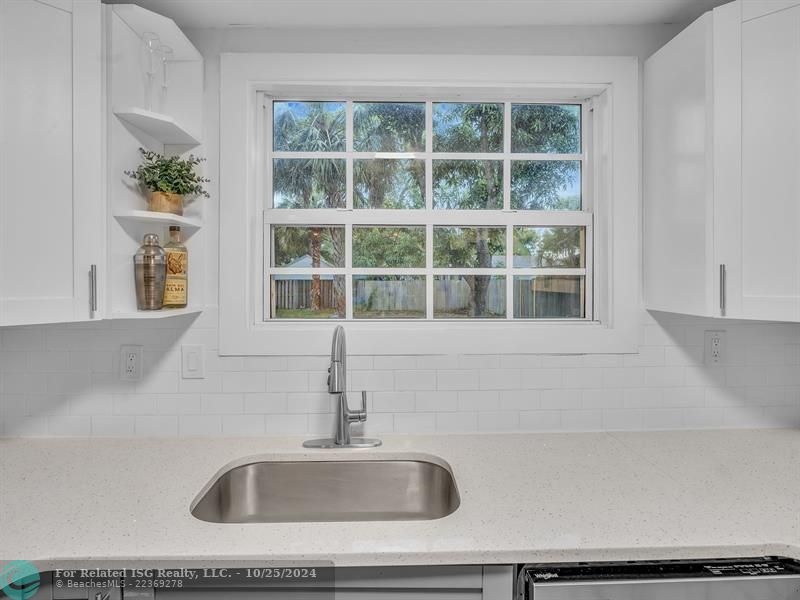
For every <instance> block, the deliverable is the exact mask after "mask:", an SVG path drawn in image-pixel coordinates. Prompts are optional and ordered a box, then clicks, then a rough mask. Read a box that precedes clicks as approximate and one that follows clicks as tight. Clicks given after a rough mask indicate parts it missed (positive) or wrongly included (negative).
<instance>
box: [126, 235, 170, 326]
mask: <svg viewBox="0 0 800 600" xmlns="http://www.w3.org/2000/svg"><path fill="white" fill-rule="evenodd" d="M133 272H134V278H135V280H136V308H138V309H139V310H159V309H161V307H162V306H163V304H164V282H165V281H166V279H167V255H166V254H165V252H164V249H163V248H162V247H161V246H159V245H158V236H157V235H156V234H155V233H148V234H146V235H145V236H144V242H143V243H142V245H141V246H140V247H139V250H137V251H136V254H135V255H134V256H133Z"/></svg>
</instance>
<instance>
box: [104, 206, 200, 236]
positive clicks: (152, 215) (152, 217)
mask: <svg viewBox="0 0 800 600" xmlns="http://www.w3.org/2000/svg"><path fill="white" fill-rule="evenodd" d="M114 218H115V219H116V220H117V221H119V222H120V223H125V222H129V221H134V222H137V223H151V224H153V225H159V224H160V225H164V226H169V225H177V226H178V227H180V228H181V229H183V230H184V231H186V232H190V233H194V232H195V231H197V230H198V229H200V228H201V227H202V226H203V221H202V220H201V219H200V218H199V217H182V216H180V215H173V214H172V213H162V212H155V211H150V210H128V211H125V212H118V213H116V214H115V215H114Z"/></svg>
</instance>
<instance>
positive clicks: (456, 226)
mask: <svg viewBox="0 0 800 600" xmlns="http://www.w3.org/2000/svg"><path fill="white" fill-rule="evenodd" d="M261 106H262V107H263V111H264V115H263V124H264V136H263V140H262V142H261V143H263V144H264V145H265V146H266V147H265V148H264V151H263V154H262V156H264V161H265V163H266V164H264V165H263V169H264V171H265V173H266V176H265V178H264V182H265V185H264V195H265V198H264V205H265V210H264V240H265V244H264V248H265V253H266V256H265V257H264V265H265V267H266V269H265V274H264V277H265V294H264V302H265V306H264V310H263V313H262V314H263V318H264V319H265V320H267V321H270V320H286V319H302V320H306V319H317V320H319V319H333V320H336V319H351V320H386V319H393V320H397V319H402V320H425V319H427V320H448V319H459V320H465V319H466V320H476V319H477V320H483V319H491V320H528V319H539V320H541V319H570V320H592V319H593V304H594V302H593V301H594V294H593V286H592V265H593V255H594V253H593V248H592V238H593V236H592V224H593V214H592V203H591V193H590V190H591V186H590V182H589V175H590V172H591V169H590V168H589V165H590V164H591V160H590V156H589V147H590V141H589V140H588V138H589V136H588V131H590V120H591V117H590V110H589V109H588V105H587V104H585V103H576V102H575V101H572V102H555V101H546V102H542V101H540V102H534V101H524V102H520V101H512V100H504V101H491V102H479V101H472V100H469V101H467V100H465V99H459V100H458V101H446V100H440V99H438V98H427V99H424V100H423V99H420V100H408V99H403V100H402V101H400V100H388V99H385V98H383V99H380V100H359V99H347V100H343V99H335V98H331V97H327V98H321V99H315V100H308V99H306V100H298V99H293V98H288V97H284V98H281V97H278V98H276V97H270V96H268V95H266V94H262V102H261Z"/></svg>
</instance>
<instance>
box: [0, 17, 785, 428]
mask: <svg viewBox="0 0 800 600" xmlns="http://www.w3.org/2000/svg"><path fill="white" fill-rule="evenodd" d="M676 31H677V28H676V27H674V26H654V27H602V28H563V27H559V28H503V29H484V30H459V31H453V30H436V29H429V30H422V31H414V32H409V31H399V30H388V31H387V30H376V31H373V32H358V31H330V30H320V31H296V30H295V31H274V30H236V31H225V30H205V31H192V32H189V34H190V37H191V38H192V39H193V41H194V42H195V44H196V45H197V46H198V48H199V49H200V50H201V52H203V54H204V55H205V57H206V61H207V63H206V65H207V67H206V114H207V120H206V139H207V143H206V148H208V154H209V159H210V160H209V174H210V176H211V177H212V179H213V180H214V183H213V184H212V186H211V191H212V194H213V196H214V198H212V200H210V201H209V202H210V203H211V206H210V207H209V208H210V209H211V210H210V211H209V212H210V213H211V215H212V216H211V219H210V223H209V227H210V228H211V230H212V231H213V228H214V227H215V226H216V215H217V213H218V206H217V199H216V193H215V191H216V182H217V181H218V178H219V173H218V171H217V167H216V164H217V158H218V157H217V152H216V148H217V147H218V143H217V141H218V84H219V68H218V59H217V57H218V54H219V52H220V51H248V52H256V51H273V50H274V51H283V52H318V51H325V50H329V51H334V52H335V51H338V52H357V51H364V52H391V53H395V52H447V53H491V54H578V55H592V54H607V55H636V56H639V57H646V56H648V55H649V54H650V53H652V52H653V51H654V50H655V49H657V48H658V47H660V46H661V45H662V44H663V43H664V42H665V41H667V40H668V39H669V38H670V37H671V36H672V35H674V33H675V32H676ZM409 40H412V41H409ZM223 202H224V201H223ZM210 237H214V236H210ZM216 243H217V242H216V240H214V241H213V243H212V246H213V245H214V244H216ZM214 251H215V248H212V249H211V253H210V255H212V256H213V254H214ZM209 262H210V264H211V265H212V266H211V267H210V272H209V273H208V277H207V280H208V282H209V283H208V292H207V295H206V297H207V298H212V299H213V298H216V297H217V280H218V279H217V277H218V272H217V268H216V265H214V261H209ZM643 313H644V311H643ZM643 320H644V324H643V326H642V329H641V335H640V338H641V339H640V342H641V347H640V353H639V354H638V355H629V356H615V355H596V356H531V355H511V356H464V355H461V356H456V355H453V356H398V357H371V356H361V357H351V360H350V367H351V369H352V373H351V383H352V386H353V387H354V389H361V388H365V389H367V390H369V391H370V392H371V394H370V409H371V410H372V411H373V412H372V414H371V415H370V418H369V421H368V423H367V425H366V430H367V431H368V432H370V433H384V432H391V431H396V432H409V431H411V432H426V431H441V432H449V431H516V430H519V431H534V430H571V431H576V430H577V431H580V430H600V429H670V428H706V427H708V428H716V427H748V426H783V427H788V426H800V326H797V325H780V324H755V323H733V322H719V321H714V320H701V319H693V318H688V317H679V316H675V315H667V314H658V315H655V316H653V315H650V314H647V313H644V316H643ZM216 323H217V315H216V310H214V309H213V308H212V309H210V310H208V311H206V313H204V314H203V315H202V316H201V317H199V318H198V319H197V320H196V321H193V320H192V319H191V318H190V317H180V318H174V319H163V320H158V321H154V322H141V321H137V322H113V323H112V322H104V323H92V324H88V325H60V326H47V327H25V328H9V329H4V330H0V432H2V433H4V434H5V435H197V434H263V433H295V432H296V433H307V434H309V435H311V434H312V433H315V434H316V433H327V432H329V431H330V428H331V424H332V419H333V412H332V411H333V406H332V403H331V401H330V399H329V398H328V396H327V394H326V393H325V375H326V373H325V369H326V367H327V357H324V356H320V357H269V358H265V357H252V358H246V357H225V358H220V357H219V356H217V353H216V347H217V328H216ZM705 329H726V330H727V331H728V338H727V342H728V358H727V364H726V365H725V366H720V367H715V368H707V367H704V366H703V364H702V351H703V348H702V344H703V332H704V330H705ZM182 343H200V344H204V345H205V347H206V348H207V364H206V369H207V377H206V379H203V380H182V379H181V378H180V375H179V366H180V345H181V344H182ZM121 344H141V345H143V346H144V352H145V367H146V368H145V376H144V379H143V380H142V381H141V382H139V383H137V384H129V383H123V382H120V381H119V379H118V376H117V372H118V354H119V346H120V345H121Z"/></svg>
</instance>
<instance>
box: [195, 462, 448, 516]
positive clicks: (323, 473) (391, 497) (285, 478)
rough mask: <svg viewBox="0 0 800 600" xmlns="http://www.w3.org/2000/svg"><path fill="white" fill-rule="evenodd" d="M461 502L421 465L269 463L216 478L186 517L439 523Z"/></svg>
mask: <svg viewBox="0 0 800 600" xmlns="http://www.w3.org/2000/svg"><path fill="white" fill-rule="evenodd" d="M459 502H460V499H459V496H458V490H457V489H456V484H455V481H454V479H453V475H452V473H451V472H450V470H449V469H448V468H446V467H445V466H441V465H439V464H436V463H433V462H428V461H425V460H354V461H349V460H348V461H333V460H330V461H291V462H284V461H269V462H254V463H250V464H245V465H242V466H239V467H234V468H232V469H231V470H229V471H226V472H225V473H223V474H222V475H221V476H220V477H219V478H218V479H217V480H216V481H214V483H213V484H211V486H210V487H208V490H207V491H206V492H205V493H204V494H203V495H202V496H201V497H200V499H199V500H198V501H196V502H195V504H194V506H193V508H192V515H194V516H195V517H196V518H198V519H201V520H203V521H210V522H212V523H281V522H315V521H316V522H320V521H411V520H426V519H439V518H441V517H444V516H447V515H449V514H451V513H452V512H453V511H455V510H456V509H457V508H458V505H459Z"/></svg>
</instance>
